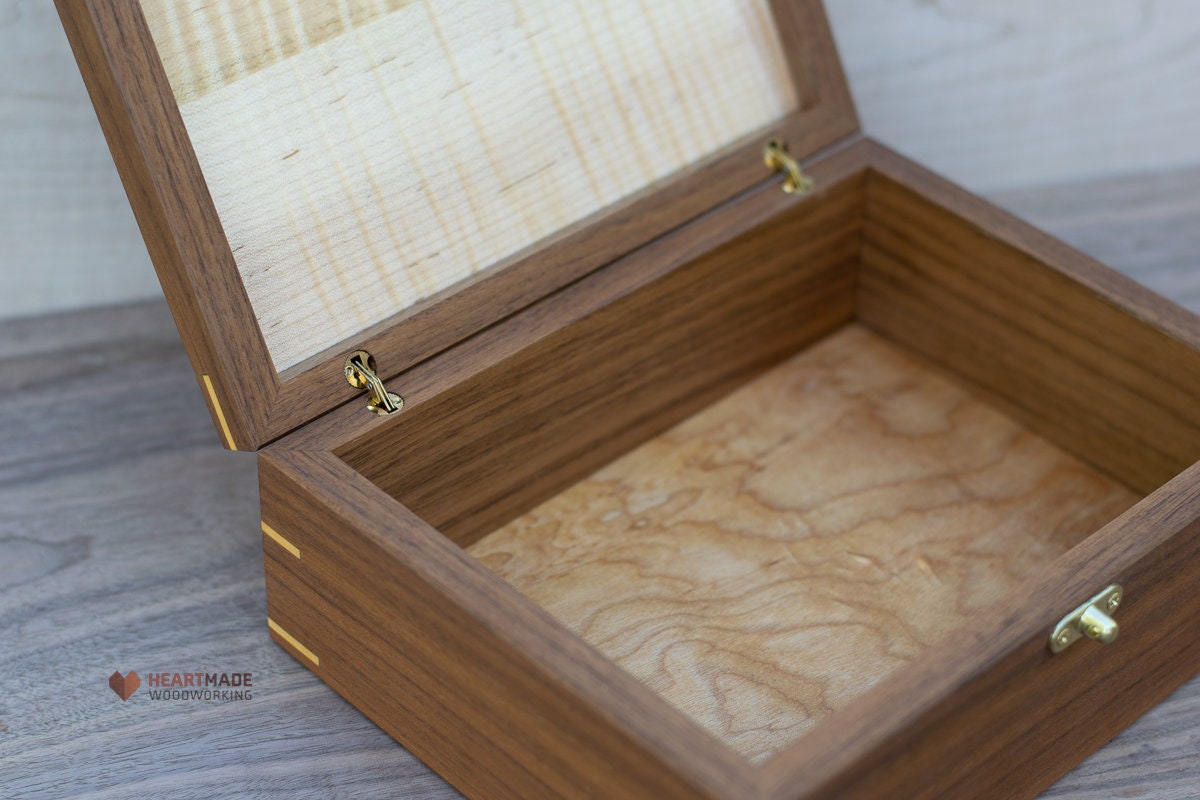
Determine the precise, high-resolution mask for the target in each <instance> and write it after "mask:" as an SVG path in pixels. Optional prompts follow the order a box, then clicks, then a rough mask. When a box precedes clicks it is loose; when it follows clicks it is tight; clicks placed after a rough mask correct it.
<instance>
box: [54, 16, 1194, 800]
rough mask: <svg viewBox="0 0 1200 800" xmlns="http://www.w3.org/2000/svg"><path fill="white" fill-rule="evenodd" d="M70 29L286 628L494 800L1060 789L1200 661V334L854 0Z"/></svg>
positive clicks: (82, 22)
mask: <svg viewBox="0 0 1200 800" xmlns="http://www.w3.org/2000/svg"><path fill="white" fill-rule="evenodd" d="M59 8H60V12H61V14H62V17H63V20H64V24H65V27H66V29H67V32H68V34H69V36H70V39H71V42H72V45H73V47H74V50H75V54H76V56H77V58H78V60H79V63H80V66H81V69H82V72H83V75H84V78H85V80H86V82H87V85H88V89H89V91H90V93H91V96H92V99H93V101H94V103H95V105H96V108H97V112H98V114H99V117H100V120H101V123H102V125H103V127H104V130H105V133H106V135H107V137H108V139H109V143H110V145H111V148H112V151H113V155H114V158H115V160H116V163H117V166H118V168H119V170H120V173H121V176H122V179H123V180H124V182H125V185H126V188H127V191H128V194H129V198H130V201H131V203H132V205H133V208H134V210H135V213H136V215H137V218H138V221H139V224H140V226H141V229H142V232H143V234H144V236H145V239H146V243H147V246H148V248H149V250H150V253H151V256H152V258H153V260H154V263H155V265H156V267H157V269H158V271H159V275H160V278H161V280H162V283H163V288H164V290H165V292H166V295H167V299H168V301H169V303H170V305H171V309H172V311H173V313H174V314H175V318H176V320H177V321H178V323H179V329H180V332H181V334H182V336H183V340H184V342H185V344H186V346H187V349H188V352H189V355H190V357H191V360H192V364H193V365H194V367H195V371H196V377H197V382H198V384H199V386H200V388H201V390H202V391H203V392H204V395H205V397H206V399H207V402H208V405H209V408H210V410H211V412H212V415H213V419H214V421H215V424H216V426H217V429H218V431H219V434H220V436H221V437H222V439H223V441H224V443H225V444H226V446H228V447H229V448H233V449H255V450H259V452H260V455H259V463H260V481H261V493H262V528H263V548H264V553H265V564H266V580H267V589H268V607H269V608H268V613H269V620H268V625H269V630H270V632H271V636H273V637H274V638H275V640H276V641H277V642H279V644H280V645H281V646H282V647H284V648H285V649H287V650H288V651H289V652H290V653H292V654H293V655H294V656H295V657H296V658H297V659H299V660H300V662H301V663H303V664H305V665H306V666H308V667H309V668H310V669H311V670H312V671H313V672H314V673H316V674H317V675H318V676H319V677H320V678H321V679H322V680H323V681H325V682H326V683H327V684H328V685H329V686H331V687H332V688H333V689H334V690H336V691H337V692H339V693H340V694H342V695H343V696H344V697H346V698H347V699H348V700H349V701H350V702H352V703H353V704H354V705H355V706H357V707H358V708H359V709H361V710H362V712H363V713H364V714H366V715H367V716H369V717H370V718H371V719H372V720H374V721H375V722H376V723H378V724H379V725H380V726H381V727H382V728H384V729H385V730H386V731H388V733H390V734H391V735H392V736H394V737H395V738H396V739H397V741H399V742H400V743H402V744H403V745H404V746H405V747H407V748H409V749H410V750H411V751H412V752H414V753H415V754H416V755H417V756H419V757H420V758H421V759H423V760H424V761H425V762H426V763H427V764H429V765H430V766H431V767H432V768H433V769H435V770H437V771H438V772H439V773H441V774H442V775H443V776H445V777H446V779H447V780H449V781H450V782H451V783H453V784H454V785H455V786H457V787H458V788H459V789H461V790H462V791H463V792H465V793H466V794H467V795H469V796H471V797H488V798H499V797H505V798H524V799H526V800H528V799H530V798H541V797H602V798H666V797H672V798H676V797H678V798H713V799H714V800H715V799H717V798H720V799H722V800H755V799H758V798H761V799H763V800H766V799H767V798H770V799H772V800H784V798H789V799H791V798H816V797H835V796H836V797H845V798H867V797H871V798H874V797H880V798H898V797H934V796H937V797H973V798H992V797H995V798H1000V797H1006V798H1008V797H1018V796H1020V797H1027V796H1031V795H1033V794H1035V793H1036V792H1038V791H1039V790H1040V789H1042V788H1043V787H1045V786H1047V785H1048V784H1049V783H1051V782H1052V781H1053V780H1055V778H1057V777H1058V776H1059V775H1061V774H1062V773H1063V772H1065V771H1066V770H1067V769H1069V768H1070V767H1071V766H1072V765H1074V764H1076V763H1077V762H1078V761H1079V760H1081V759H1082V758H1083V757H1084V756H1085V755H1087V754H1088V753H1089V752H1091V751H1092V750H1094V749H1096V748H1097V747H1099V746H1100V745H1101V744H1103V743H1104V742H1105V741H1107V740H1108V739H1109V738H1111V737H1112V736H1113V735H1114V734H1115V733H1116V732H1117V731H1118V730H1120V729H1121V728H1122V727H1123V726H1125V725H1128V724H1129V723H1130V722H1131V721H1133V720H1134V719H1135V718H1136V717H1137V716H1138V715H1140V714H1142V713H1143V712H1144V711H1146V710H1147V709H1148V708H1150V707H1151V706H1152V705H1154V704H1155V703H1156V702H1158V701H1160V700H1161V699H1163V698H1164V697H1165V696H1166V695H1167V694H1168V693H1169V692H1170V691H1171V690H1172V689H1174V688H1175V687H1176V686H1178V685H1179V684H1180V683H1181V682H1183V681H1184V680H1185V679H1187V678H1188V677H1190V676H1191V675H1192V674H1193V673H1195V672H1196V671H1197V668H1198V667H1200V623H1198V622H1197V620H1200V593H1197V592H1196V591H1195V589H1196V586H1197V585H1200V536H1198V535H1197V531H1198V530H1200V468H1198V467H1196V466H1193V462H1195V461H1196V460H1197V459H1198V458H1200V407H1198V406H1197V404H1196V402H1195V398H1196V397H1197V396H1200V322H1198V320H1197V318H1196V317H1194V316H1192V315H1191V314H1189V313H1187V312H1186V311H1183V310H1182V309H1180V308H1178V307H1176V306H1174V305H1172V304H1171V303H1169V302H1167V301H1165V300H1163V299H1161V298H1159V297H1157V296H1155V295H1154V294H1152V293H1151V292H1149V291H1147V290H1145V289H1143V288H1141V287H1140V286H1138V285H1136V284H1134V283H1133V282H1131V281H1129V280H1127V279H1125V278H1123V277H1122V276H1120V275H1118V274H1117V273H1115V272H1113V271H1112V270H1110V269H1108V268H1106V267H1104V266H1103V265H1101V264H1099V263H1096V262H1095V261H1093V260H1091V259H1089V258H1087V257H1086V256H1084V255H1081V254H1080V253H1077V252H1075V251H1073V250H1072V249H1071V248H1069V247H1066V246H1065V245H1063V244H1061V243H1059V242H1057V241H1055V240H1054V239H1052V238H1050V237H1049V236H1047V235H1045V234H1043V233H1040V232H1038V231H1037V230H1035V229H1033V228H1031V227H1030V226H1028V225H1025V224H1023V223H1022V222H1020V221H1018V220H1017V219H1014V218H1013V217H1011V216H1009V215H1008V214H1006V213H1004V212H1002V211H1000V210H998V209H996V208H994V207H992V206H991V205H989V204H988V203H986V202H984V201H982V200H980V199H978V198H976V197H974V196H972V195H971V194H969V193H967V192H965V191H963V190H962V189H959V188H956V187H955V186H952V185H950V184H949V183H947V182H946V181H944V180H942V179H940V178H938V177H936V176H934V175H932V174H930V173H929V172H927V171H926V170H924V169H922V168H921V167H920V166H918V165H916V164H913V163H911V162H909V161H907V160H905V159H904V158H902V157H901V156H899V155H897V154H895V153H893V152H891V151H889V150H888V149H886V148H885V147H883V146H882V145H880V144H878V143H875V142H873V141H871V140H869V139H867V138H864V137H863V136H862V135H861V134H860V133H859V132H858V124H857V121H856V118H855V114H854V110H853V104H852V102H851V99H850V96H849V93H848V91H847V88H846V84H845V81H844V78H843V75H842V71H841V67H840V65H839V62H838V58H837V54H836V51H835V48H834V46H833V42H832V39H831V37H830V35H829V31H828V26H827V23H826V20H825V17H824V13H823V11H822V8H821V5H820V3H819V2H818V0H773V1H772V2H768V0H712V1H711V2H704V3H695V2H689V1H688V0H660V2H655V3H642V2H640V1H639V0H609V1H608V2H606V3H603V4H570V3H545V2H538V0H516V1H515V2H514V3H511V4H497V3H486V2H477V3H451V2H447V1H446V0H428V2H424V3H404V2H399V1H398V0H397V1H395V2H389V1H385V0H346V2H342V3H317V2H315V0H280V2H271V3H252V2H240V1H234V0H230V1H229V2H216V3H206V4H201V3H174V2H170V0H142V1H141V2H140V3H136V2H128V1H127V0H59ZM769 142H770V144H768V143H769ZM1092 640H1095V641H1092Z"/></svg>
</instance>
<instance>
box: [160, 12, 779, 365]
mask: <svg viewBox="0 0 1200 800" xmlns="http://www.w3.org/2000/svg"><path fill="white" fill-rule="evenodd" d="M143 8H144V11H145V14H146V19H147V22H148V23H149V25H150V29H151V31H152V32H153V35H154V41H155V44H156V45H157V47H158V49H159V51H160V52H161V53H162V54H163V63H164V67H165V69H166V72H167V76H168V78H169V79H170V81H171V86H172V89H173V90H174V93H175V98H176V100H177V101H178V103H179V107H180V111H181V112H182V115H183V120H184V122H185V124H186V126H187V130H188V134H189V136H190V138H191V142H192V145H193V147H194V148H195V151H196V156H197V158H198V159H199V162H200V165H201V168H202V169H203V172H204V176H205V181H206V182H207V184H208V188H209V190H210V191H211V193H212V196H213V200H214V202H215V204H216V207H217V211H218V213H219V215H220V218H221V222H222V225H223V227H224V230H225V233H226V235H227V236H228V237H229V241H230V244H231V245H232V249H233V253H234V258H235V260H236V262H237V265H238V269H239V271H240V273H241V276H242V279H243V280H244V282H245V285H246V291H247V293H248V294H249V297H250V301H251V303H252V305H253V306H254V310H255V314H256V316H257V318H258V322H259V325H260V327H261V329H262V332H263V335H264V337H265V339H266V344H267V348H268V350H269V351H270V353H271V357H272V359H273V361H274V364H275V367H276V368H277V369H279V370H283V369H285V368H287V367H291V366H293V365H295V364H297V363H299V362H300V361H303V360H304V359H305V358H307V357H309V356H312V355H314V354H316V353H318V352H320V351H322V350H324V349H325V348H328V347H330V346H332V345H334V344H336V343H337V342H339V341H341V340H343V339H346V338H348V337H350V336H353V335H355V334H357V333H359V332H360V331H362V330H364V329H366V328H368V327H370V326H371V325H373V324H375V323H378V322H380V321H381V320H383V319H385V318H387V317H389V316H391V315H393V314H395V313H397V312H399V311H402V310H403V309H406V308H409V307H411V306H413V305H415V304H416V303H418V302H420V301H421V300H424V299H426V298H429V297H432V296H433V295H436V294H437V293H439V292H440V291H442V290H445V289H447V288H449V287H451V286H453V285H455V284H457V283H459V282H460V281H463V280H465V279H467V278H470V277H471V276H473V275H475V274H476V273H478V272H480V271H481V270H484V269H485V268H487V267H489V266H491V265H493V264H495V263H496V262H498V261H500V260H502V259H504V258H505V257H507V256H510V255H512V254H513V253H516V252H517V251H519V250H521V249H522V248H524V247H527V246H529V245H532V244H533V243H535V242H537V241H540V240H541V239H543V238H545V237H546V236H549V235H550V234H552V233H554V232H556V231H558V230H560V229H562V228H564V227H566V226H568V225H570V224H571V223H573V222H576V221H578V220H581V219H583V218H585V217H588V216H589V215H591V214H593V213H595V212H598V211H600V210H601V209H603V208H605V207H607V206H609V205H611V204H613V203H615V202H617V201H619V200H621V199H622V198H624V197H627V196H629V195H631V194H632V193H635V192H637V191H639V190H642V189H644V188H645V187H647V186H649V185H650V184H651V183H653V182H654V181H656V180H658V179H660V178H664V177H666V176H668V175H670V174H672V173H675V172H677V171H678V170H680V169H682V168H684V167H687V166H689V165H691V164H693V163H695V162H696V161H698V160H700V159H702V158H704V157H705V156H708V155H710V154H712V153H714V152H716V151H717V150H719V149H720V148H722V147H724V146H726V145H729V144H731V143H732V142H734V141H735V140H737V139H739V138H740V137H742V136H744V135H746V134H748V133H750V132H752V131H755V130H757V129H759V128H762V127H763V126H765V125H768V124H771V123H774V122H777V121H778V120H780V119H781V118H783V117H784V116H786V115H787V114H788V113H790V112H791V111H792V110H793V109H794V108H795V107H796V98H795V95H794V93H793V91H792V88H791V81H790V79H789V77H788V67H787V63H786V61H785V59H784V56H783V53H782V51H781V49H780V44H779V38H778V36H777V34H776V31H775V29H774V26H773V22H772V17H771V12H770V10H769V8H768V7H767V3H766V2H765V0H722V2H708V3H693V2H689V0H656V2H654V3H646V2H643V1H642V0H617V1H616V2H607V3H603V4H578V5H577V4H572V3H551V2H542V0H520V2H515V3H476V4H473V5H465V6H464V5H463V4H462V3H458V2H449V1H447V0H436V1H434V2H422V3H382V2H381V3H375V2H361V0H360V1H359V2H354V3H349V4H344V5H343V4H329V3H317V2H308V1H305V2H297V1H296V0H292V1H291V2H280V3H275V4H273V5H272V6H269V7H264V5H263V4H260V3H250V2H244V0H221V2H215V3H205V4H199V3H197V4H184V3H168V2H161V0H147V2H144V3H143Z"/></svg>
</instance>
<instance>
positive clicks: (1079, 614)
mask: <svg viewBox="0 0 1200 800" xmlns="http://www.w3.org/2000/svg"><path fill="white" fill-rule="evenodd" d="M1124 596H1125V593H1124V591H1122V589H1121V586H1120V584H1116V583H1114V584H1113V585H1112V586H1109V587H1108V588H1107V589H1105V590H1104V591H1103V592H1101V593H1100V594H1098V595H1096V596H1095V597H1093V598H1092V599H1090V600H1088V601H1087V602H1086V603H1084V604H1083V605H1081V606H1079V608H1077V609H1075V610H1074V611H1072V612H1071V613H1070V614H1067V615H1066V616H1065V617H1063V618H1062V619H1061V620H1060V621H1059V623H1058V624H1057V625H1055V626H1054V632H1053V633H1051V634H1050V651H1051V652H1053V653H1061V652H1062V651H1063V650H1066V649H1067V648H1068V647H1070V646H1071V645H1073V644H1075V642H1077V641H1078V640H1080V639H1082V638H1083V637H1085V636H1086V637H1087V638H1089V639H1093V640H1095V641H1097V642H1101V643H1103V644H1110V643H1112V642H1114V641H1116V638H1117V621H1116V620H1115V619H1113V618H1112V614H1113V612H1115V611H1116V610H1117V606H1119V605H1121V599H1122V598H1123V597H1124Z"/></svg>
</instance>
